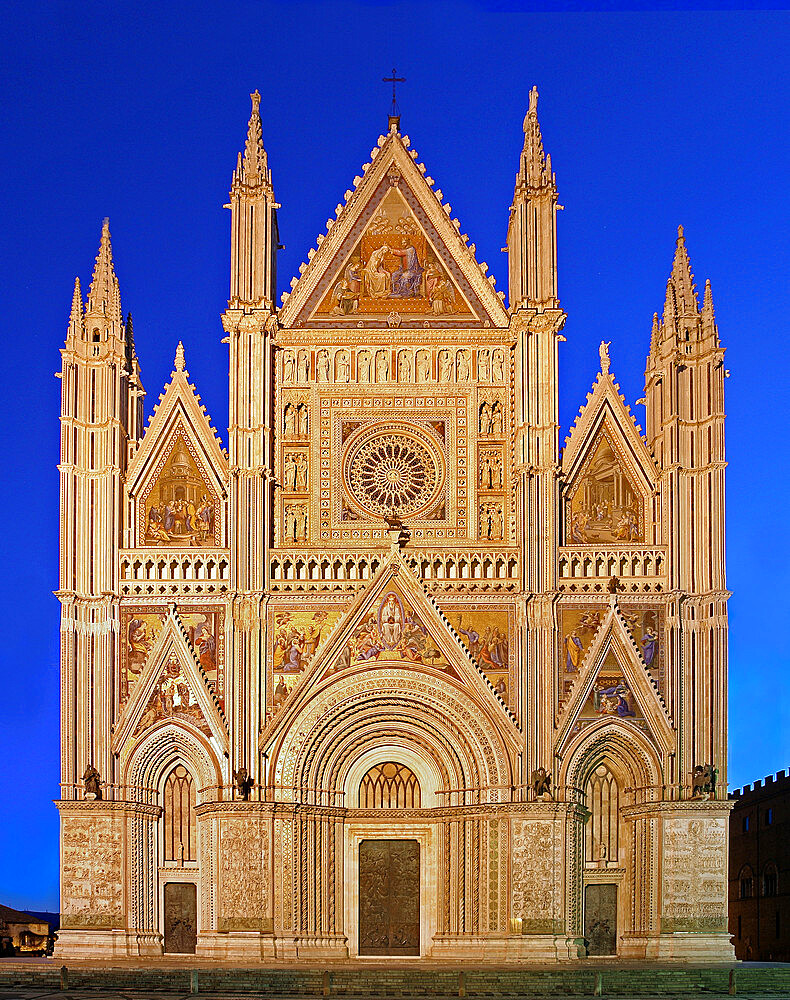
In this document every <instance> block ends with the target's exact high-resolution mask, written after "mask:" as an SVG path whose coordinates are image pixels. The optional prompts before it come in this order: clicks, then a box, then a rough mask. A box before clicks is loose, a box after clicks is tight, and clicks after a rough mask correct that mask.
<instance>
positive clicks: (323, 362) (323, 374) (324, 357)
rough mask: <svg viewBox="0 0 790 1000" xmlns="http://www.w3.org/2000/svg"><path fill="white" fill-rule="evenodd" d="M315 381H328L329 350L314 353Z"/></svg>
mask: <svg viewBox="0 0 790 1000" xmlns="http://www.w3.org/2000/svg"><path fill="white" fill-rule="evenodd" d="M315 361H316V381H318V382H329V351H325V350H321V351H319V352H318V354H317V355H316V359H315Z"/></svg>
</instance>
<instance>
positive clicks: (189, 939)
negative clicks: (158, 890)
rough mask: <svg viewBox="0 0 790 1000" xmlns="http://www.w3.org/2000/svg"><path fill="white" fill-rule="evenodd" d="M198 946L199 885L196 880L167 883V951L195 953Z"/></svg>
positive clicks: (184, 953)
mask: <svg viewBox="0 0 790 1000" xmlns="http://www.w3.org/2000/svg"><path fill="white" fill-rule="evenodd" d="M196 946H197V886H196V885H195V883H194V882H167V883H165V951H166V952H167V953H169V954H174V955H194V954H195V948H196Z"/></svg>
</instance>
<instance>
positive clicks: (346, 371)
mask: <svg viewBox="0 0 790 1000" xmlns="http://www.w3.org/2000/svg"><path fill="white" fill-rule="evenodd" d="M335 370H336V372H337V374H336V381H337V382H348V381H349V379H350V378H351V363H350V361H349V358H348V351H338V352H337V354H336V355H335Z"/></svg>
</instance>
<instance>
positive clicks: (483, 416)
mask: <svg viewBox="0 0 790 1000" xmlns="http://www.w3.org/2000/svg"><path fill="white" fill-rule="evenodd" d="M479 430H480V433H481V434H490V433H491V407H490V406H489V404H488V403H481V404H480V427H479Z"/></svg>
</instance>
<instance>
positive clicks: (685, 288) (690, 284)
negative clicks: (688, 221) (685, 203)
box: [670, 226, 699, 316]
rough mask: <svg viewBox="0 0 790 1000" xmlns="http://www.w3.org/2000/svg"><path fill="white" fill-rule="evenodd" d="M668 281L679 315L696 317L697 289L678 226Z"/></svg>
mask: <svg viewBox="0 0 790 1000" xmlns="http://www.w3.org/2000/svg"><path fill="white" fill-rule="evenodd" d="M670 281H671V282H672V285H673V287H674V290H675V298H676V302H677V309H678V313H679V315H681V316H687V315H696V314H697V313H698V312H699V305H698V303H697V289H696V286H695V284H694V275H693V274H692V273H691V262H690V261H689V255H688V251H687V250H686V239H685V236H684V235H683V226H678V238H677V242H676V244H675V258H674V260H673V261H672V274H671V276H670Z"/></svg>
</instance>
